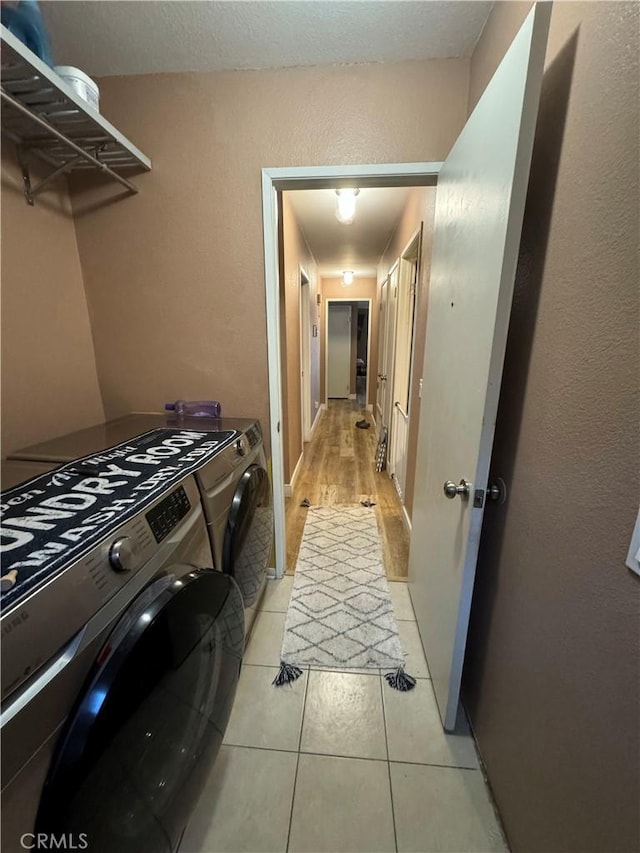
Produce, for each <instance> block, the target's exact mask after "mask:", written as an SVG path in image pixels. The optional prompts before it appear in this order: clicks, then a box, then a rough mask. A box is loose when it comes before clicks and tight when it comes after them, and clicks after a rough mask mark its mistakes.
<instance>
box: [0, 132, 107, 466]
mask: <svg viewBox="0 0 640 853" xmlns="http://www.w3.org/2000/svg"><path fill="white" fill-rule="evenodd" d="M3 142H5V144H4V151H3V159H2V454H3V456H6V455H7V454H8V453H11V451H13V450H17V449H18V448H20V447H24V446H25V445H27V444H32V443H33V442H36V441H42V440H44V439H47V438H53V437H54V436H56V435H61V434H63V433H65V432H68V431H71V430H75V429H81V428H82V427H86V426H90V425H91V424H94V423H99V422H100V421H102V420H104V410H103V408H102V400H101V397H100V391H99V388H98V377H97V374H96V361H95V354H94V351H93V341H92V338H91V330H90V328H89V314H88V311H87V301H86V298H85V293H84V288H83V285H82V274H81V271H80V260H79V257H78V247H77V244H76V234H75V230H74V226H73V219H72V218H71V209H70V205H69V195H68V191H67V185H66V182H65V181H64V180H62V181H58V182H56V183H55V184H54V185H52V188H49V189H48V190H47V192H46V193H43V195H41V196H39V197H38V199H37V201H36V204H35V206H34V207H29V206H28V205H27V202H26V200H25V198H24V195H23V193H22V175H21V173H20V170H19V168H18V166H17V164H16V162H15V160H14V158H13V152H12V147H13V146H12V145H11V144H10V143H6V141H4V140H3ZM36 179H37V175H36Z"/></svg>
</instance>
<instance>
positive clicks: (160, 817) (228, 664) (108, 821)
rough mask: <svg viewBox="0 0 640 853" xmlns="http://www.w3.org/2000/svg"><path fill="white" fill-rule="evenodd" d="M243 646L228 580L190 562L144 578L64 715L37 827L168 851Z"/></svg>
mask: <svg viewBox="0 0 640 853" xmlns="http://www.w3.org/2000/svg"><path fill="white" fill-rule="evenodd" d="M243 644H244V612H243V605H242V597H241V595H240V592H239V590H238V587H237V585H236V584H235V582H234V581H233V579H231V578H230V577H228V576H225V575H223V574H221V573H219V572H214V571H213V570H211V569H194V570H193V571H192V572H189V573H188V574H184V575H182V576H180V577H179V579H177V580H176V577H175V576H167V577H163V578H159V579H158V580H156V581H154V582H153V583H151V584H150V585H149V586H148V587H147V588H146V590H144V591H143V592H142V593H141V595H140V596H138V598H137V599H136V600H135V601H134V603H133V604H132V606H131V608H130V609H129V610H128V611H127V613H126V614H125V615H124V616H123V617H122V619H121V620H120V622H119V623H118V625H117V626H116V628H115V629H114V631H113V632H112V634H111V635H110V637H109V639H108V640H107V643H106V645H105V646H104V647H103V649H102V651H101V653H100V655H99V656H98V659H97V661H96V664H95V667H94V670H93V672H92V673H91V675H90V676H89V678H88V681H87V684H86V685H85V689H84V690H83V692H82V694H81V696H80V697H79V700H78V703H77V705H76V707H75V709H74V710H73V711H72V713H71V714H70V716H69V718H68V720H67V723H66V727H65V730H64V732H63V734H62V736H61V738H60V741H59V742H58V745H57V748H56V751H55V754H54V758H53V761H52V764H51V767H50V770H49V774H48V777H47V781H46V783H45V786H44V788H43V792H42V798H41V802H40V809H39V812H38V818H37V822H36V832H37V833H45V834H46V835H47V836H49V837H50V836H51V835H54V836H55V837H56V838H59V837H60V836H61V835H65V836H66V837H67V838H73V839H74V841H75V843H76V844H82V843H83V841H84V844H85V845H86V848H85V849H88V850H90V851H91V853H165V851H174V850H175V849H176V848H177V846H178V844H179V841H180V837H181V834H182V832H183V830H184V827H185V826H186V823H187V821H188V818H189V814H190V812H191V810H192V808H193V806H194V805H195V803H196V801H197V799H198V795H199V793H200V791H201V789H202V786H203V784H204V782H205V779H206V776H207V772H208V771H209V770H210V768H211V766H212V764H213V761H214V760H215V757H216V755H217V753H218V749H219V747H220V744H221V742H222V738H223V735H224V731H225V728H226V725H227V721H228V719H229V714H230V712H231V706H232V704H233V699H234V696H235V691H236V685H237V680H238V675H239V672H240V666H241V662H242V653H243Z"/></svg>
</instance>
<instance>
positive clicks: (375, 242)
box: [286, 187, 411, 275]
mask: <svg viewBox="0 0 640 853" xmlns="http://www.w3.org/2000/svg"><path fill="white" fill-rule="evenodd" d="M410 192H411V189H410V188H408V187H401V188H398V187H386V188H384V189H382V188H379V189H378V188H375V189H374V188H370V189H361V190H360V193H359V194H358V197H357V206H356V216H355V220H354V222H353V223H352V224H351V225H342V224H340V223H339V222H338V220H337V219H336V216H335V210H336V204H335V199H336V195H335V192H334V191H333V190H295V191H292V192H288V193H287V194H286V195H287V197H288V199H289V201H290V202H291V206H292V207H293V211H294V214H295V217H296V219H297V220H298V224H299V225H300V227H301V228H302V230H303V232H304V235H305V237H306V239H307V243H308V244H309V248H310V249H311V251H312V253H313V256H314V257H315V259H316V261H317V263H318V267H319V269H320V272H322V273H323V274H324V275H341V274H342V271H343V270H346V269H349V270H353V271H354V272H355V273H356V274H360V275H372V274H375V272H376V266H377V264H378V261H379V260H380V257H381V255H382V253H383V252H384V250H385V249H386V247H387V244H388V243H389V240H390V239H391V237H392V235H393V232H394V231H395V228H396V225H397V224H398V220H399V218H400V215H401V213H402V211H403V209H404V206H405V204H406V201H407V197H408V195H409V193H410Z"/></svg>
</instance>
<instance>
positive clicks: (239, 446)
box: [236, 438, 247, 456]
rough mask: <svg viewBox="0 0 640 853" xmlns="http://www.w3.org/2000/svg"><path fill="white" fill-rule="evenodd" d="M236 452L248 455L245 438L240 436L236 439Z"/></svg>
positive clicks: (240, 454) (239, 454)
mask: <svg viewBox="0 0 640 853" xmlns="http://www.w3.org/2000/svg"><path fill="white" fill-rule="evenodd" d="M236 453H237V454H238V456H246V455H247V448H246V446H245V441H244V438H239V439H238V440H237V441H236Z"/></svg>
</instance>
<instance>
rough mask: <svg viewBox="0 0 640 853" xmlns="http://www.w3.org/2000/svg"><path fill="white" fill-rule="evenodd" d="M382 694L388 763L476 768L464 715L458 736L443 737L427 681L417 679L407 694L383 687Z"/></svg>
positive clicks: (475, 759) (433, 698)
mask: <svg viewBox="0 0 640 853" xmlns="http://www.w3.org/2000/svg"><path fill="white" fill-rule="evenodd" d="M382 693H383V696H384V715H385V723H386V727H387V740H388V743H389V760H390V761H408V762H414V763H416V764H445V765H447V766H449V767H472V768H477V767H479V764H478V756H477V754H476V749H475V744H474V741H473V737H472V736H471V732H470V731H469V726H468V723H467V721H466V718H465V716H464V714H463V713H461V714H460V716H459V724H458V730H457V733H456V734H446V733H445V731H444V729H443V728H442V722H441V720H440V714H439V712H438V706H437V705H436V699H435V696H434V695H433V688H432V686H431V682H430V681H429V680H428V679H419V680H418V683H417V684H416V686H415V687H414V689H413V690H410V691H409V692H408V693H401V692H399V691H398V690H392V689H391V688H390V687H389V686H388V685H387V684H384V685H383V691H382Z"/></svg>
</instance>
